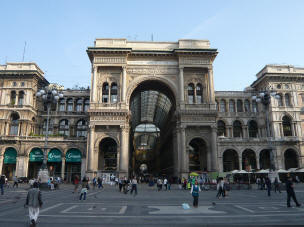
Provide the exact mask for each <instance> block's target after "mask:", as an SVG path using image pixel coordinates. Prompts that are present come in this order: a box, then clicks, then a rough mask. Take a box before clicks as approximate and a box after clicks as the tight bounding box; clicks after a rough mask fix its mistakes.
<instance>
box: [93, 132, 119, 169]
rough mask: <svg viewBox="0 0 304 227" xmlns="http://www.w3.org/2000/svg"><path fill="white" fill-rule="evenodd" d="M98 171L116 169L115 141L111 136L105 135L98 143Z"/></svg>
mask: <svg viewBox="0 0 304 227" xmlns="http://www.w3.org/2000/svg"><path fill="white" fill-rule="evenodd" d="M98 171H102V172H104V171H105V172H116V171H117V143H116V141H115V140H114V139H113V138H111V137H106V138H104V139H102V140H101V141H100V143H99V152H98Z"/></svg>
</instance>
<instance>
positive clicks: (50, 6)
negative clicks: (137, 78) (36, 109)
mask: <svg viewBox="0 0 304 227" xmlns="http://www.w3.org/2000/svg"><path fill="white" fill-rule="evenodd" d="M0 9H1V10H0V12H1V13H0V21H1V22H0V23H1V28H0V64H5V63H6V62H21V61H22V59H23V51H24V46H25V42H26V46H25V54H24V61H25V62H36V63H37V64H38V65H39V67H40V68H41V69H42V70H43V71H44V72H45V77H46V79H47V80H48V81H49V82H53V83H59V84H62V85H64V86H65V88H72V87H74V86H75V85H77V86H83V87H87V86H89V85H90V79H91V75H90V61H89V58H88V56H87V53H86V49H87V47H89V46H93V45H94V40H95V39H96V38H127V39H128V40H133V41H134V40H137V41H151V36H152V34H153V40H154V41H170V42H176V41H178V40H179V39H208V40H210V43H211V47H212V48H216V49H218V56H217V57H216V59H215V61H214V64H213V68H214V84H215V90H217V91H225V90H233V91H237V90H243V89H244V88H245V87H247V86H249V85H250V84H251V83H252V82H253V81H254V80H255V79H256V74H257V73H258V72H259V71H260V70H261V69H262V68H263V67H264V66H265V65H266V64H290V65H294V66H298V67H304V56H303V55H304V13H303V12H304V1H302V0H298V1H296V0H288V1H286V0H284V1H282V0H255V1H252V0H231V1H230V0H222V1H220V0H210V1H207V0H174V1H173V0H166V1H165V0H153V1H148V0H146V1H145V0H138V1H136V0H121V1H119V0H111V1H102V0H96V1H93V0H82V1H80V0H58V1H57V0H52V1H50V0H49V1H46V0H45V1H41V0H37V1H33V0H26V1H17V0H10V1H8V0H0Z"/></svg>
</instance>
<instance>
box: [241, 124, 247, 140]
mask: <svg viewBox="0 0 304 227" xmlns="http://www.w3.org/2000/svg"><path fill="white" fill-rule="evenodd" d="M242 131H243V133H242V134H243V136H242V137H243V138H248V136H247V128H246V126H244V125H243V126H242Z"/></svg>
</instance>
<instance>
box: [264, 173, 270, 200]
mask: <svg viewBox="0 0 304 227" xmlns="http://www.w3.org/2000/svg"><path fill="white" fill-rule="evenodd" d="M265 182H266V186H267V192H268V196H270V191H271V181H270V179H269V178H268V177H266V180H265Z"/></svg>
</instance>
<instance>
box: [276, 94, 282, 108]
mask: <svg viewBox="0 0 304 227" xmlns="http://www.w3.org/2000/svg"><path fill="white" fill-rule="evenodd" d="M276 97H277V100H278V106H283V98H282V94H278V95H277V96H276Z"/></svg>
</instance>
